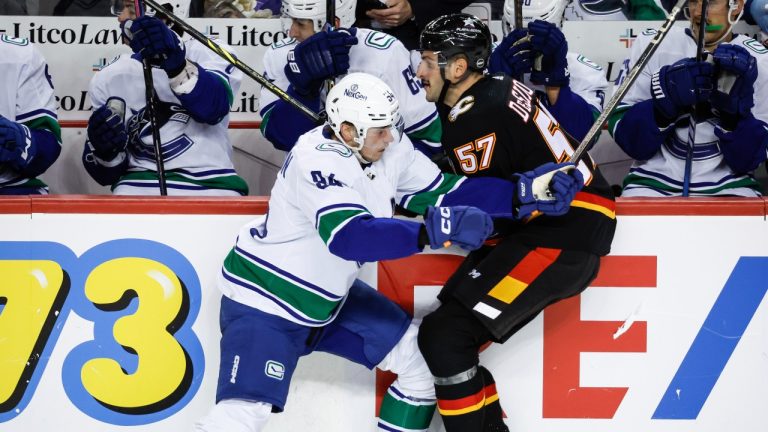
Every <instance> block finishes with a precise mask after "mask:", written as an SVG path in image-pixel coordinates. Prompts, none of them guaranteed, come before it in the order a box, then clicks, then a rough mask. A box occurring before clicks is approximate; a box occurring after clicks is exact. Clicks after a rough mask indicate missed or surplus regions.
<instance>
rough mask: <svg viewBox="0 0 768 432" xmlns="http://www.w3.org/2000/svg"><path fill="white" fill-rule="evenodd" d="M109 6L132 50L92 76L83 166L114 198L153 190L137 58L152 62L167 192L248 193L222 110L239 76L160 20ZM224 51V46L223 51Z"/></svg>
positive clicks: (152, 153) (156, 191)
mask: <svg viewBox="0 0 768 432" xmlns="http://www.w3.org/2000/svg"><path fill="white" fill-rule="evenodd" d="M116 1H117V3H118V6H117V7H116V8H115V9H116V10H114V11H115V12H118V13H119V14H120V15H119V16H118V21H119V22H120V27H121V28H122V29H123V34H124V35H125V36H126V39H127V43H129V44H130V46H131V49H132V50H133V51H134V54H133V55H127V54H124V55H121V56H120V57H119V58H117V59H116V60H114V61H113V62H112V63H111V64H110V65H108V66H107V67H105V68H104V69H102V70H101V71H99V72H98V73H97V74H96V75H95V76H94V77H93V79H92V80H91V84H90V89H89V93H90V95H91V101H92V104H93V107H94V112H93V114H92V115H91V118H90V119H89V121H88V140H87V141H86V144H85V148H84V150H83V164H84V165H85V168H86V170H87V171H88V173H89V174H90V175H91V177H93V178H94V180H96V181H97V182H98V183H100V184H102V185H105V186H106V185H111V186H112V191H113V193H115V194H117V195H158V194H159V180H158V175H157V172H156V162H155V150H154V145H153V141H152V130H151V126H150V123H149V119H148V116H147V115H146V111H145V106H146V104H147V102H146V99H145V92H144V88H145V86H144V75H143V69H142V64H141V58H142V56H145V57H148V58H150V59H152V60H151V62H152V64H153V65H154V66H155V67H153V68H152V77H153V79H154V87H155V89H154V90H155V93H156V95H157V100H158V106H157V109H156V117H157V123H158V127H159V132H160V141H161V145H162V153H163V154H162V158H163V161H164V168H165V175H166V186H167V190H168V195H219V196H221V195H223V196H241V195H247V194H248V186H247V185H246V183H245V181H244V180H243V179H242V178H241V177H240V176H238V175H237V173H236V172H235V169H234V166H233V164H232V145H231V143H230V140H229V136H228V134H227V126H228V125H229V108H230V106H231V104H232V99H233V96H232V95H233V94H234V93H236V92H237V90H238V88H239V86H240V81H241V79H242V73H241V72H240V71H238V70H236V69H235V68H234V67H232V66H231V65H230V64H229V63H227V62H226V61H224V60H223V59H222V58H220V57H219V56H217V55H215V54H214V53H212V52H211V51H210V50H209V49H207V48H206V47H205V46H203V45H202V44H201V43H200V42H198V41H196V40H188V41H186V42H183V43H182V42H180V41H179V38H178V36H177V34H176V32H174V30H172V29H171V28H169V27H168V26H167V25H166V24H165V23H164V22H163V21H161V20H160V19H157V18H155V17H151V16H143V17H140V18H138V19H134V18H135V12H134V10H133V7H132V5H131V4H130V3H126V4H125V7H124V5H123V2H122V1H121V0H116ZM226 49H229V48H226Z"/></svg>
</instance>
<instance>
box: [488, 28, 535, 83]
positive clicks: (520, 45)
mask: <svg viewBox="0 0 768 432" xmlns="http://www.w3.org/2000/svg"><path fill="white" fill-rule="evenodd" d="M527 36H528V30H526V29H515V30H514V31H512V32H511V33H509V34H508V35H506V36H504V39H503V40H502V41H501V43H500V44H499V46H497V47H496V49H495V50H493V52H492V53H491V59H490V61H489V62H488V73H491V74H495V73H499V72H502V73H504V74H505V75H508V76H511V77H521V76H523V74H526V73H529V72H531V65H532V64H533V51H532V49H533V46H532V45H531V41H530V40H529V39H528V38H527Z"/></svg>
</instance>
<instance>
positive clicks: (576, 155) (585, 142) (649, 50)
mask: <svg viewBox="0 0 768 432" xmlns="http://www.w3.org/2000/svg"><path fill="white" fill-rule="evenodd" d="M687 1H688V0H677V3H676V4H675V7H674V8H672V11H671V12H670V13H669V16H668V17H667V20H666V21H664V24H662V25H661V28H659V30H658V32H657V33H656V36H654V37H653V39H651V42H650V43H649V44H648V46H647V47H646V48H645V50H644V51H643V52H642V53H641V54H640V57H639V58H638V59H637V63H635V65H634V66H633V67H632V69H631V70H630V71H629V72H628V73H627V77H626V78H625V79H624V82H622V83H621V85H620V86H619V87H618V88H616V90H615V91H614V93H613V96H611V99H610V100H609V101H608V103H606V105H605V108H603V112H602V113H600V116H599V117H597V120H595V123H593V124H592V128H590V129H589V132H587V134H586V135H585V136H584V139H582V140H581V143H580V144H579V146H578V147H577V148H576V150H575V151H574V152H573V154H572V155H571V158H570V160H571V162H574V163H578V162H579V160H580V159H581V156H582V155H583V154H584V152H585V151H586V150H587V148H588V147H589V145H590V143H591V142H592V140H593V139H594V138H595V137H596V136H597V134H598V133H599V132H600V130H601V129H602V128H603V125H604V124H605V122H606V121H607V120H608V117H609V116H610V115H611V114H612V113H613V111H614V110H615V109H616V107H617V106H619V102H621V100H622V99H624V96H625V95H626V94H627V92H628V91H629V87H630V86H632V84H634V82H635V80H637V77H638V76H639V75H640V72H642V70H643V68H645V65H646V64H648V60H650V59H651V56H652V55H653V53H655V52H656V49H657V48H658V47H659V45H660V44H661V41H663V40H664V38H665V37H666V36H667V33H668V32H669V29H670V28H672V24H674V23H675V21H677V15H678V14H679V13H680V10H681V9H682V8H683V5H684V4H685V2H687Z"/></svg>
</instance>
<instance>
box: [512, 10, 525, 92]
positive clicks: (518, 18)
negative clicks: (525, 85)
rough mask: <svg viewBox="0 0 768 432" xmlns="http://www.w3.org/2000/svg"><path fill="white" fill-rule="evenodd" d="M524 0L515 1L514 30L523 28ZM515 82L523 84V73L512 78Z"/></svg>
mask: <svg viewBox="0 0 768 432" xmlns="http://www.w3.org/2000/svg"><path fill="white" fill-rule="evenodd" d="M524 1H525V0H515V30H517V29H521V28H523V2H524ZM514 78H515V79H516V80H518V81H520V82H523V80H524V79H525V73H521V74H519V75H518V76H516V77H514Z"/></svg>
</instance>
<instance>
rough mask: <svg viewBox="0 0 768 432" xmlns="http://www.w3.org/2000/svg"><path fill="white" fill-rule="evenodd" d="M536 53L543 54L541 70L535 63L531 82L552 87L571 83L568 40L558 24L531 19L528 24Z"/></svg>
mask: <svg viewBox="0 0 768 432" xmlns="http://www.w3.org/2000/svg"><path fill="white" fill-rule="evenodd" d="M528 33H529V34H530V35H531V44H532V45H533V50H534V55H535V53H536V52H538V53H540V54H542V60H541V70H537V69H536V66H535V65H534V68H533V72H531V82H532V83H534V84H543V85H546V86H552V87H565V86H567V85H568V84H569V83H570V80H571V78H570V74H569V73H568V60H567V59H566V57H565V56H566V55H567V54H568V42H567V41H566V40H565V35H564V34H563V32H562V31H560V29H559V28H557V26H556V25H554V24H552V23H550V22H547V21H542V20H536V21H531V22H530V23H529V24H528Z"/></svg>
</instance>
